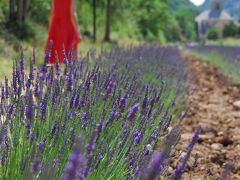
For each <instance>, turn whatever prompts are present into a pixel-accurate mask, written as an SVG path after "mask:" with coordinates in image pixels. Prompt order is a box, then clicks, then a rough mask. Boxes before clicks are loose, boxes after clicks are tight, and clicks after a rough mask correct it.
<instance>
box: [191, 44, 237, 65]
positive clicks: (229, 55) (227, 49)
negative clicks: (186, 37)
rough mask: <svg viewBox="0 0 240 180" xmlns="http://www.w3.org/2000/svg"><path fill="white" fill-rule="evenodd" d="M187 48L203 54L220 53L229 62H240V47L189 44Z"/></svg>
mask: <svg viewBox="0 0 240 180" xmlns="http://www.w3.org/2000/svg"><path fill="white" fill-rule="evenodd" d="M187 48H188V49H190V50H193V51H196V52H198V53H201V54H208V53H215V54H218V55H220V56H221V57H222V58H223V59H224V60H226V61H228V62H240V47H233V46H220V45H205V46H188V47H187Z"/></svg>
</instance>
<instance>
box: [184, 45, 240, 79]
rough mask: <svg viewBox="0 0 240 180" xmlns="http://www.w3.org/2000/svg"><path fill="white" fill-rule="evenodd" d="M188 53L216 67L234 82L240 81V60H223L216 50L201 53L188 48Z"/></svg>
mask: <svg viewBox="0 0 240 180" xmlns="http://www.w3.org/2000/svg"><path fill="white" fill-rule="evenodd" d="M188 53H189V54H191V55H193V56H196V57H197V58H199V59H201V60H203V61H206V62H208V63H210V64H212V65H214V66H216V67H218V68H219V69H220V70H221V71H222V72H223V74H224V75H225V76H227V77H229V78H230V79H232V80H233V82H234V83H237V84H239V83H240V62H233V61H232V62H228V61H226V60H224V59H223V57H222V56H221V55H220V54H219V53H218V52H209V53H205V54H203V53H198V52H196V51H192V50H188Z"/></svg>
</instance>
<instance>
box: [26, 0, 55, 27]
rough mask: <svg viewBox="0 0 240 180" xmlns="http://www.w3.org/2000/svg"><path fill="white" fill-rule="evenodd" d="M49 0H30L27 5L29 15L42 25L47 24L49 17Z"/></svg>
mask: <svg viewBox="0 0 240 180" xmlns="http://www.w3.org/2000/svg"><path fill="white" fill-rule="evenodd" d="M50 9H51V0H44V1H42V0H31V3H30V6H29V17H30V18H31V19H32V20H34V21H36V22H38V23H42V24H44V25H48V19H49V17H50Z"/></svg>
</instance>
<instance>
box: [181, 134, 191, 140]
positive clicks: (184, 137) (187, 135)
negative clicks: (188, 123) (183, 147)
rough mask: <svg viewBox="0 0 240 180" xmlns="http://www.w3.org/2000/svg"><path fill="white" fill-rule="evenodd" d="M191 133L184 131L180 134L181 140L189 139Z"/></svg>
mask: <svg viewBox="0 0 240 180" xmlns="http://www.w3.org/2000/svg"><path fill="white" fill-rule="evenodd" d="M192 136H193V134H191V133H184V134H182V135H181V139H182V140H183V141H189V140H190V139H191V138H192Z"/></svg>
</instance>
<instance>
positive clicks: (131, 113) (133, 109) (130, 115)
mask: <svg viewBox="0 0 240 180" xmlns="http://www.w3.org/2000/svg"><path fill="white" fill-rule="evenodd" d="M138 110H139V103H137V104H135V105H134V106H132V107H131V108H130V110H129V111H128V115H127V119H133V118H134V117H135V115H136V113H137V111H138Z"/></svg>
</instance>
